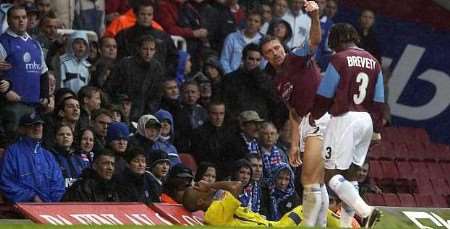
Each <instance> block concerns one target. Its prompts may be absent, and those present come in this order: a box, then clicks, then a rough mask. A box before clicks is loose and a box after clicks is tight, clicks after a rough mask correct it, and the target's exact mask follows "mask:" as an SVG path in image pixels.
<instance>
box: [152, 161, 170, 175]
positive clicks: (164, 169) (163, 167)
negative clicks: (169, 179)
mask: <svg viewBox="0 0 450 229" xmlns="http://www.w3.org/2000/svg"><path fill="white" fill-rule="evenodd" d="M169 169H170V163H169V162H168V161H164V162H160V163H158V164H156V165H155V166H154V167H153V169H152V173H153V175H155V176H156V177H158V178H161V177H165V176H167V174H168V173H169Z"/></svg>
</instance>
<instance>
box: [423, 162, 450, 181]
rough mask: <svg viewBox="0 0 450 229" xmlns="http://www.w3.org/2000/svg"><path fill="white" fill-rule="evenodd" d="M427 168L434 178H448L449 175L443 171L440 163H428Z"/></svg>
mask: <svg viewBox="0 0 450 229" xmlns="http://www.w3.org/2000/svg"><path fill="white" fill-rule="evenodd" d="M427 167H428V171H430V175H431V177H432V178H446V177H447V176H448V173H445V172H444V171H443V170H442V167H441V165H440V164H439V163H436V162H427Z"/></svg>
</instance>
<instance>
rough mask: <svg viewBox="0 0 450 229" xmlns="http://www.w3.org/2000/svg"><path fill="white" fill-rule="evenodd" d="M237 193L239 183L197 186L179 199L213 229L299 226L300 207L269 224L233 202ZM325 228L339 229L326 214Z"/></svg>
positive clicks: (202, 183)
mask: <svg viewBox="0 0 450 229" xmlns="http://www.w3.org/2000/svg"><path fill="white" fill-rule="evenodd" d="M240 190H241V183H240V182H235V181H223V182H216V183H213V184H209V183H206V182H199V183H198V184H197V185H196V186H195V187H189V188H188V189H187V190H186V191H185V193H184V196H183V206H184V207H185V208H186V209H187V210H189V211H197V210H203V211H205V216H204V221H205V223H206V224H207V225H214V226H252V227H254V226H263V227H264V226H265V227H292V226H302V221H303V210H302V206H298V207H296V208H294V209H293V210H292V211H290V212H288V213H286V214H285V215H284V216H283V217H282V218H281V219H280V220H279V221H269V220H266V218H265V217H264V216H263V215H260V214H258V213H254V212H252V211H251V210H249V209H248V208H245V207H241V202H240V201H239V200H238V199H237V198H236V196H237V195H238V194H239V192H240ZM327 220H328V223H327V228H339V219H338V218H336V216H334V215H333V214H332V212H331V211H329V212H328V217H327Z"/></svg>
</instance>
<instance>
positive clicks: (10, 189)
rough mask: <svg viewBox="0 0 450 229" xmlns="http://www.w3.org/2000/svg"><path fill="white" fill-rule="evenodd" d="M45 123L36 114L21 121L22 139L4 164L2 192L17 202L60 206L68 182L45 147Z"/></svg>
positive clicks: (1, 164) (0, 174)
mask: <svg viewBox="0 0 450 229" xmlns="http://www.w3.org/2000/svg"><path fill="white" fill-rule="evenodd" d="M42 124H43V121H42V119H41V118H40V117H39V116H38V115H37V114H36V113H29V114H25V115H23V116H22V117H21V118H20V121H19V126H20V128H19V131H20V132H21V133H22V136H21V137H20V138H19V139H18V140H17V142H16V143H14V144H12V145H11V146H9V147H8V149H7V150H6V152H5V155H4V156H3V158H2V160H1V161H0V191H1V192H2V193H3V195H4V196H5V197H6V199H7V200H9V201H11V202H13V203H17V202H56V201H59V200H60V199H61V197H62V195H63V194H64V190H65V189H64V178H63V176H62V173H61V169H60V168H59V165H58V163H57V162H56V160H55V158H54V157H53V155H52V154H51V153H50V152H49V151H47V150H46V149H44V148H42V147H41V144H40V141H41V139H42V128H43V126H42Z"/></svg>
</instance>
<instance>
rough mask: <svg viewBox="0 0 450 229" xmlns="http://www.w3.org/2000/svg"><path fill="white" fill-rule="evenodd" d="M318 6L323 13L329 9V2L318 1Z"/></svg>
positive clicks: (325, 0) (324, 0)
mask: <svg viewBox="0 0 450 229" xmlns="http://www.w3.org/2000/svg"><path fill="white" fill-rule="evenodd" d="M316 2H317V5H319V10H320V12H321V13H322V12H323V11H324V10H325V8H326V7H327V0H316Z"/></svg>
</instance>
